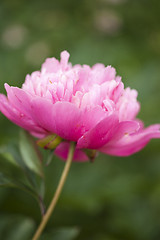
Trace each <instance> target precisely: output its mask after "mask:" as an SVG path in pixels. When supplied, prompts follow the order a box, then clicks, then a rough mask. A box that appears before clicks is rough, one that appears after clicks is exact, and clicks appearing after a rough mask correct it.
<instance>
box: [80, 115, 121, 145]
mask: <svg viewBox="0 0 160 240" xmlns="http://www.w3.org/2000/svg"><path fill="white" fill-rule="evenodd" d="M117 125H118V117H117V115H116V114H112V115H110V116H109V117H107V118H105V119H103V120H102V121H101V122H99V123H98V124H97V125H96V126H95V127H94V128H93V129H91V130H89V131H88V132H86V133H85V134H84V135H83V136H82V137H81V138H80V139H79V140H78V142H77V148H90V149H97V148H100V147H102V146H103V145H104V144H106V143H107V142H108V141H110V139H111V138H112V136H113V134H114V132H115V129H116V126H117Z"/></svg>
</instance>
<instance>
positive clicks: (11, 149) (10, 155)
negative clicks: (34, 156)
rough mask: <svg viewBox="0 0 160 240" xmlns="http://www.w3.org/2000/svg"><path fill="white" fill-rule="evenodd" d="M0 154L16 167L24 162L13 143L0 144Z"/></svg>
mask: <svg viewBox="0 0 160 240" xmlns="http://www.w3.org/2000/svg"><path fill="white" fill-rule="evenodd" d="M0 155H1V156H3V157H4V158H5V159H6V160H7V161H8V162H9V163H11V164H13V165H14V166H16V167H20V166H21V167H22V166H24V163H23V162H22V160H21V156H20V153H19V151H18V149H17V146H16V145H15V144H14V145H13V144H12V145H11V144H8V145H2V146H0Z"/></svg>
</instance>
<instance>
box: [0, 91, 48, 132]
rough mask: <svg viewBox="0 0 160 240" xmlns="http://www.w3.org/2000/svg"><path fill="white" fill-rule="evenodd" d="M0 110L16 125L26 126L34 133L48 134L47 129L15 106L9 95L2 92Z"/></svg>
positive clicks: (25, 127)
mask: <svg viewBox="0 0 160 240" xmlns="http://www.w3.org/2000/svg"><path fill="white" fill-rule="evenodd" d="M0 111H1V112H2V113H3V114H4V115H5V116H6V117H7V118H8V119H9V120H10V121H12V122H14V123H15V124H16V125H18V126H20V127H22V128H24V129H25V130H27V131H29V132H33V135H36V134H37V135H41V136H43V135H45V134H47V133H46V131H45V130H44V129H42V128H41V127H39V126H38V125H37V124H35V122H33V121H32V119H30V118H29V117H28V116H26V115H25V114H24V113H22V112H20V111H18V110H17V109H16V108H14V107H13V106H12V105H11V104H10V102H9V101H8V99H7V97H6V96H5V95H3V94H0ZM34 133H35V134H34Z"/></svg>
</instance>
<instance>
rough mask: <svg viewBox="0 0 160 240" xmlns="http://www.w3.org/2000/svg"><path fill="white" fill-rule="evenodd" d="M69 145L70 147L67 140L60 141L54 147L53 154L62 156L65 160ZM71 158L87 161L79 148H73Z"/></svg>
mask: <svg viewBox="0 0 160 240" xmlns="http://www.w3.org/2000/svg"><path fill="white" fill-rule="evenodd" d="M69 147H70V144H69V142H62V143H61V144H60V145H59V146H58V147H57V148H56V149H55V151H54V154H55V155H57V156H58V157H60V158H62V159H63V160H66V159H67V156H68V153H69ZM73 160H74V161H78V162H84V161H88V160H89V159H88V157H87V155H86V154H85V153H84V152H83V151H81V150H79V149H75V152H74V156H73Z"/></svg>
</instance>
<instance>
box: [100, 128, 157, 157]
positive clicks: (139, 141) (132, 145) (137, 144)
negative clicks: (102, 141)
mask: <svg viewBox="0 0 160 240" xmlns="http://www.w3.org/2000/svg"><path fill="white" fill-rule="evenodd" d="M152 138H160V124H157V125H152V126H150V127H148V128H146V129H143V130H139V131H138V132H136V133H134V134H130V135H129V134H127V135H124V136H123V137H122V138H121V139H120V140H118V141H115V142H112V143H109V144H106V145H105V146H103V147H102V148H100V149H99V151H101V152H103V153H107V154H110V155H116V156H129V155H131V154H133V153H135V152H138V151H139V150H141V149H142V148H143V147H144V146H145V145H146V144H147V143H148V142H149V141H150V139H152Z"/></svg>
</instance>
